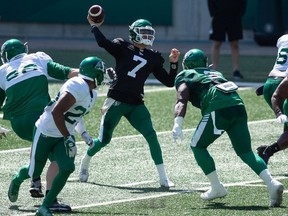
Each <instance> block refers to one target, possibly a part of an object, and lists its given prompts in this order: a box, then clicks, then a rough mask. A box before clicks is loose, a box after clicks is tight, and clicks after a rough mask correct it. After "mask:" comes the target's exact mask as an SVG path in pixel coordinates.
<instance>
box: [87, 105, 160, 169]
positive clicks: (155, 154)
mask: <svg viewBox="0 0 288 216" xmlns="http://www.w3.org/2000/svg"><path fill="white" fill-rule="evenodd" d="M122 116H124V117H125V118H126V119H127V120H128V122H129V123H130V124H131V125H132V126H133V127H134V128H135V129H136V130H137V131H139V132H140V133H141V134H142V135H143V136H144V138H145V139H146V141H147V143H148V145H149V149H150V154H151V157H152V159H153V161H154V163H155V164H156V165H157V164H162V163H163V158H162V151H161V147H160V144H159V141H158V138H157V135H156V132H155V130H154V128H153V125H152V121H151V116H150V113H149V111H148V109H147V107H146V106H145V105H144V104H140V105H132V104H126V103H120V102H118V101H115V102H114V104H113V105H112V106H111V107H110V108H109V109H108V110H107V112H106V113H105V114H104V115H103V116H102V120H101V127H100V132H99V136H98V138H97V139H95V140H94V146H93V147H92V148H89V149H88V150H87V154H88V155H89V156H93V155H95V154H96V153H97V152H98V151H100V149H101V148H103V147H104V146H106V145H107V144H108V143H109V142H110V141H111V139H112V134H113V131H114V129H115V127H116V126H117V125H118V123H119V121H120V119H121V118H122Z"/></svg>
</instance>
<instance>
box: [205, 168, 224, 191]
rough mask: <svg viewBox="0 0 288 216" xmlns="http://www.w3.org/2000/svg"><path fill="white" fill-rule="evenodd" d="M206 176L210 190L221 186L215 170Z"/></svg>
mask: <svg viewBox="0 0 288 216" xmlns="http://www.w3.org/2000/svg"><path fill="white" fill-rule="evenodd" d="M206 176H207V178H208V179H209V181H210V183H211V187H212V188H215V187H218V186H219V185H220V184H221V182H220V181H219V179H218V175H217V172H216V170H215V171H213V172H211V173H209V174H208V175H206Z"/></svg>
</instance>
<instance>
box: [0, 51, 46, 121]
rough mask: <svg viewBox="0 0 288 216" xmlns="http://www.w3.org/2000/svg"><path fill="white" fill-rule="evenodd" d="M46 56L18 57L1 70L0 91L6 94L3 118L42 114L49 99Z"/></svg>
mask: <svg viewBox="0 0 288 216" xmlns="http://www.w3.org/2000/svg"><path fill="white" fill-rule="evenodd" d="M50 60H51V58H50V57H49V56H47V55H46V54H45V53H41V52H39V53H32V54H21V55H19V56H18V57H17V58H16V59H14V60H13V61H11V62H9V63H7V64H4V65H2V66H1V67H0V88H1V89H3V90H4V91H5V93H6V102H5V105H4V106H3V112H4V117H3V118H4V119H11V118H12V117H14V116H18V115H23V114H25V113H31V112H34V111H42V110H43V109H44V107H45V106H46V105H47V103H48V102H49V100H50V97H49V92H48V80H47V62H48V61H50Z"/></svg>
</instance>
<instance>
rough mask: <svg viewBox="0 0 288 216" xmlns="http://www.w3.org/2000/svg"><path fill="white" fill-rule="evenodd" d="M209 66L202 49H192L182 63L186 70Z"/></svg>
mask: <svg viewBox="0 0 288 216" xmlns="http://www.w3.org/2000/svg"><path fill="white" fill-rule="evenodd" d="M207 66H208V58H207V56H206V55H205V53H204V52H203V51H202V50H200V49H191V50H189V51H188V52H187V53H186V54H185V55H184V58H183V62H182V67H183V69H184V70H185V69H193V68H196V67H207Z"/></svg>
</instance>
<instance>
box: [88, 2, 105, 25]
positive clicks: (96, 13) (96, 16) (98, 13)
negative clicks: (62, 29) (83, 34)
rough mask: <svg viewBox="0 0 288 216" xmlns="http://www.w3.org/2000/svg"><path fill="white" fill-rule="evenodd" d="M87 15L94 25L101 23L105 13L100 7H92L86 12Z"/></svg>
mask: <svg viewBox="0 0 288 216" xmlns="http://www.w3.org/2000/svg"><path fill="white" fill-rule="evenodd" d="M88 15H89V17H90V18H91V20H92V21H93V22H95V23H101V22H103V21H104V18H105V12H104V10H103V8H102V7H101V6H100V5H92V6H91V7H90V8H89V10H88Z"/></svg>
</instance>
